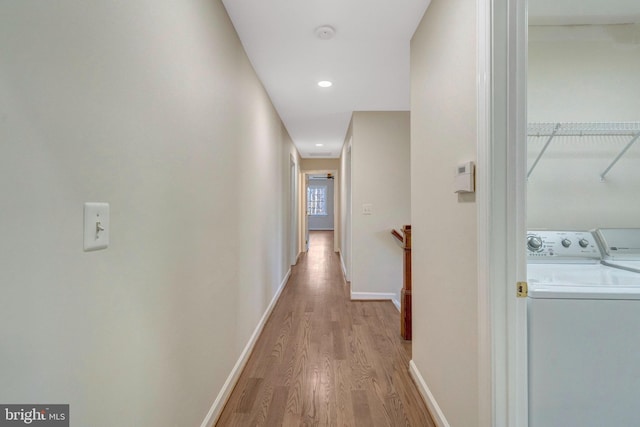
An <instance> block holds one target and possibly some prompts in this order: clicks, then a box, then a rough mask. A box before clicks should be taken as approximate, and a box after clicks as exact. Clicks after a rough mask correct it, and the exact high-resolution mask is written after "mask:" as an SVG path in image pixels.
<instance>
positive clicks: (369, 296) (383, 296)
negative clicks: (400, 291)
mask: <svg viewBox="0 0 640 427" xmlns="http://www.w3.org/2000/svg"><path fill="white" fill-rule="evenodd" d="M395 298H396V294H392V293H386V292H353V291H352V292H351V301H360V300H363V301H364V300H387V299H388V300H391V301H393V300H394V299H395Z"/></svg>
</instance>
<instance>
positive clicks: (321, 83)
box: [318, 80, 333, 87]
mask: <svg viewBox="0 0 640 427" xmlns="http://www.w3.org/2000/svg"><path fill="white" fill-rule="evenodd" d="M332 85H333V83H331V82H330V81H329V80H322V81H321V82H318V86H320V87H331V86H332Z"/></svg>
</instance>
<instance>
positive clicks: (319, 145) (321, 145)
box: [316, 144, 324, 147]
mask: <svg viewBox="0 0 640 427" xmlns="http://www.w3.org/2000/svg"><path fill="white" fill-rule="evenodd" d="M316 147H324V144H316Z"/></svg>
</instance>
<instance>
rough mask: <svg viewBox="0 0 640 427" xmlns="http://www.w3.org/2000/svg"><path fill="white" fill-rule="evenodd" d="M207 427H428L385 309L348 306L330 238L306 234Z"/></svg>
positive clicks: (391, 313) (405, 345) (395, 325)
mask: <svg viewBox="0 0 640 427" xmlns="http://www.w3.org/2000/svg"><path fill="white" fill-rule="evenodd" d="M310 239H311V240H310V250H309V252H308V253H307V254H305V255H303V256H302V257H301V259H300V261H299V262H298V264H297V265H296V266H295V267H293V270H292V273H291V278H290V279H289V282H288V283H287V285H286V287H285V289H284V290H283V292H282V295H281V297H280V300H279V301H278V304H277V305H276V307H275V308H274V310H273V313H272V314H271V317H270V318H269V320H268V322H267V324H266V325H265V328H264V330H263V332H262V335H261V336H260V338H259V339H258V342H257V343H256V346H255V348H254V351H253V353H252V355H251V357H250V359H249V361H248V363H247V366H246V367H245V369H244V371H243V373H242V375H241V376H240V379H239V381H238V384H237V385H236V387H235V389H234V390H233V393H232V394H231V397H230V398H229V401H228V402H227V404H226V406H225V408H224V410H223V412H222V414H221V416H220V418H219V420H218V423H217V424H216V425H217V426H242V427H244V426H252V427H253V426H266V427H273V426H340V427H347V426H348V427H353V426H356V427H359V426H362V427H372V426H412V427H413V426H415V427H418V426H419V427H431V426H434V427H435V424H434V423H433V421H432V419H431V417H430V416H429V413H428V411H427V408H426V406H425V404H424V402H423V401H422V398H421V397H420V395H419V393H418V391H417V389H416V386H415V385H414V383H413V382H412V380H411V378H410V377H409V373H408V366H409V360H410V356H411V355H410V353H411V343H410V342H408V341H404V340H402V338H401V337H400V332H399V328H400V326H399V322H400V320H399V316H400V315H399V313H398V310H397V309H396V308H395V307H394V306H393V304H392V303H391V302H389V301H366V302H365V301H351V300H350V294H349V285H348V284H347V283H346V282H345V281H344V279H343V276H342V270H341V267H340V259H339V257H338V255H337V254H336V253H334V252H333V232H330V231H328V232H325V231H317V232H311V233H310Z"/></svg>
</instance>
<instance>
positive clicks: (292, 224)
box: [289, 154, 300, 265]
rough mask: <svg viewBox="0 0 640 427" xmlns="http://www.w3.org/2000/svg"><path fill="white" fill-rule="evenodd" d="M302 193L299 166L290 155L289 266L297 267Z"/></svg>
mask: <svg viewBox="0 0 640 427" xmlns="http://www.w3.org/2000/svg"><path fill="white" fill-rule="evenodd" d="M299 196H300V192H299V191H298V164H297V163H296V161H295V158H294V156H293V155H292V154H290V155H289V216H290V218H289V245H290V247H289V264H290V265H296V264H297V262H298V254H299V241H300V239H299V237H298V229H299V227H298V219H299V215H298V209H299V206H300V203H299Z"/></svg>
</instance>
